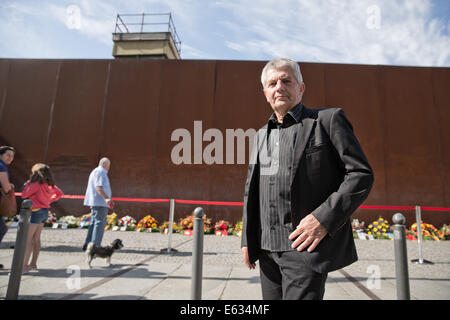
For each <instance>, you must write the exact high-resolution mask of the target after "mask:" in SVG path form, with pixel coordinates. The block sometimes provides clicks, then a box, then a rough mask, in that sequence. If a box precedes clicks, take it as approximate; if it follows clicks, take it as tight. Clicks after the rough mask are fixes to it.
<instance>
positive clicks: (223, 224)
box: [214, 220, 233, 236]
mask: <svg viewBox="0 0 450 320" xmlns="http://www.w3.org/2000/svg"><path fill="white" fill-rule="evenodd" d="M214 230H215V231H216V235H218V236H227V235H228V234H229V233H231V232H232V231H233V226H232V225H231V223H229V222H228V221H226V220H220V221H217V222H216V224H215V225H214Z"/></svg>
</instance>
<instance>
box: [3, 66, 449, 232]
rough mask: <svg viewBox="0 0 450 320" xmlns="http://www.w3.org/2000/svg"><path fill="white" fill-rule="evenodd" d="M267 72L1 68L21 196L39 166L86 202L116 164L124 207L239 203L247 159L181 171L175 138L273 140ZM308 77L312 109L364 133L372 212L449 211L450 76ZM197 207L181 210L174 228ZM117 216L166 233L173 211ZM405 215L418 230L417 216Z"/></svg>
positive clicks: (223, 209) (435, 72)
mask: <svg viewBox="0 0 450 320" xmlns="http://www.w3.org/2000/svg"><path fill="white" fill-rule="evenodd" d="M264 64H265V62H262V61H220V60H218V61H216V60H178V61H177V60H137V59H136V60H135V59H124V60H120V59H118V60H27V59H0V99H1V100H0V144H1V145H4V144H6V145H12V146H14V147H15V148H16V149H17V154H16V158H15V161H14V162H13V164H12V165H11V166H10V172H11V177H12V182H13V183H14V184H15V185H16V190H17V191H21V188H22V187H21V186H22V185H23V183H24V182H25V181H26V180H27V178H28V175H29V171H30V168H31V166H32V165H33V164H34V163H36V162H45V163H47V164H49V165H50V166H51V168H52V171H53V173H54V176H55V179H56V181H57V184H58V185H59V186H60V187H61V188H62V189H63V191H64V192H65V193H66V194H73V195H84V192H85V187H86V184H87V179H88V176H89V173H90V171H91V170H92V169H93V168H94V167H95V166H97V163H98V160H99V159H100V158H101V157H103V156H107V157H109V158H110V159H111V161H112V166H111V171H110V174H109V176H110V180H111V184H112V190H113V196H114V197H129V198H157V199H170V198H174V199H185V200H209V201H232V202H241V201H243V191H244V183H245V178H246V173H247V165H246V164H238V163H236V162H237V161H236V156H235V164H223V165H220V164H213V165H208V164H205V163H204V162H203V163H202V164H190V165H188V164H180V165H176V164H174V163H172V160H171V151H172V148H173V147H174V146H175V145H176V144H177V143H178V142H177V141H171V134H172V132H173V131H174V130H175V129H178V128H185V129H187V130H188V131H189V132H191V134H192V138H193V139H194V121H196V120H201V121H202V129H203V130H202V133H204V132H205V131H206V130H207V129H209V128H217V129H219V130H221V132H222V133H223V137H224V141H223V143H224V146H225V145H226V142H225V137H226V135H225V130H226V129H238V128H241V129H243V130H247V129H249V128H254V129H258V128H259V127H261V126H262V125H263V124H264V122H265V121H267V119H268V117H269V116H270V114H271V109H270V106H269V105H268V104H267V102H266V101H265V98H264V96H263V92H262V88H261V84H260V80H259V79H260V72H261V69H262V67H263V66H264ZM300 66H301V69H302V73H303V77H304V80H305V83H306V93H305V96H304V99H303V103H304V104H305V105H307V106H309V107H341V108H343V109H344V111H345V112H346V114H347V116H348V118H349V119H350V121H351V122H352V123H353V126H354V130H355V133H356V135H357V137H358V139H359V140H360V142H361V144H362V146H363V149H364V151H365V153H366V155H367V157H368V159H369V162H370V163H371V165H372V167H373V169H374V172H375V184H374V187H373V190H372V192H371V194H370V196H369V198H368V199H367V201H366V202H365V205H390V206H414V205H422V206H432V207H450V185H449V183H448V181H449V178H450V151H449V146H450V126H449V125H448V124H449V123H450V91H449V90H448V88H449V87H450V69H449V68H427V67H394V66H368V65H348V64H323V63H300ZM209 143H210V142H208V141H205V142H202V146H203V148H204V147H206V146H207V145H208V144H209ZM247 143H248V142H247ZM191 146H192V151H194V141H192V143H191ZM247 149H248V148H247ZM202 150H203V149H202ZM193 157H194V156H192V158H193ZM224 161H225V151H224ZM246 163H248V152H247V155H246ZM52 207H53V210H54V211H56V213H57V215H58V216H62V215H76V216H79V215H81V214H84V213H87V212H88V211H89V209H88V208H85V207H83V205H82V201H81V200H72V199H62V200H60V201H58V203H56V204H54V205H52ZM195 207H196V205H191V204H177V205H176V211H175V212H176V214H175V217H176V218H177V219H178V218H181V217H185V216H186V215H188V214H190V213H191V212H192V210H193V209H194V208H195ZM203 207H204V208H205V210H206V213H207V216H208V217H211V218H212V219H213V220H216V219H226V220H231V221H233V222H236V221H238V220H239V219H240V218H241V212H242V207H239V206H212V205H206V206H203ZM116 212H117V213H118V214H119V216H124V215H131V216H134V217H135V218H136V219H140V218H141V217H143V216H145V215H147V214H152V215H153V216H154V217H156V219H158V221H160V222H163V221H164V220H168V213H169V206H168V204H167V203H159V204H158V203H132V202H116ZM392 213H393V211H375V210H362V209H360V210H358V211H357V212H356V213H355V215H354V217H355V218H360V219H362V220H364V221H366V222H370V221H372V220H375V219H376V218H378V216H379V215H382V216H384V217H386V218H389V220H390V216H391V214H392ZM403 213H405V214H406V217H407V223H408V224H411V223H412V222H414V212H413V211H403ZM422 215H423V219H424V220H425V221H430V222H432V223H435V224H437V225H441V224H443V223H448V222H450V213H442V212H441V213H440V212H431V211H429V212H425V211H424V212H422Z"/></svg>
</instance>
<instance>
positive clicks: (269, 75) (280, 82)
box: [264, 67, 305, 114]
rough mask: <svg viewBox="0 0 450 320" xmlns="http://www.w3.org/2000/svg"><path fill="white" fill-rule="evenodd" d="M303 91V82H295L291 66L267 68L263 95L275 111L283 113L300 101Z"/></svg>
mask: <svg viewBox="0 0 450 320" xmlns="http://www.w3.org/2000/svg"><path fill="white" fill-rule="evenodd" d="M304 92H305V84H304V83H301V84H299V83H298V82H297V79H296V78H295V76H294V74H293V72H292V70H291V68H289V67H281V68H279V69H269V70H267V72H266V85H265V88H264V95H265V96H266V99H267V102H268V103H269V104H270V105H271V106H272V109H273V110H274V111H275V112H278V113H280V112H281V113H283V114H285V113H286V112H287V111H289V110H290V109H291V108H292V107H294V106H295V105H297V104H298V103H299V102H300V100H301V99H302V96H303V93H304Z"/></svg>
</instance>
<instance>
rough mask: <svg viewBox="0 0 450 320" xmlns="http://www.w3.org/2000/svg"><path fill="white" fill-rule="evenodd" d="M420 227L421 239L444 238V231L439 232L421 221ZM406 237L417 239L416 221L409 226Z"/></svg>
mask: <svg viewBox="0 0 450 320" xmlns="http://www.w3.org/2000/svg"><path fill="white" fill-rule="evenodd" d="M420 227H421V229H422V239H423V240H433V241H440V240H444V239H445V236H444V233H442V232H440V231H439V230H438V229H437V228H436V227H435V226H433V225H432V224H429V223H425V222H423V221H421V223H420ZM406 238H407V239H409V240H417V223H416V222H414V223H413V224H412V225H411V228H410V229H409V230H407V232H406Z"/></svg>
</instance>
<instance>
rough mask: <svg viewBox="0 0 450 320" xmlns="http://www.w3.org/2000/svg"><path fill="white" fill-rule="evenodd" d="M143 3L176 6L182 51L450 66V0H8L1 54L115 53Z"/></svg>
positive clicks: (197, 55)
mask: <svg viewBox="0 0 450 320" xmlns="http://www.w3.org/2000/svg"><path fill="white" fill-rule="evenodd" d="M74 8H75V9H76V10H75V11H77V12H78V13H79V14H77V13H74V12H75V11H74ZM142 12H145V13H168V12H171V13H172V16H173V20H174V23H175V27H176V29H177V32H178V34H179V37H180V39H181V42H182V44H181V48H182V49H181V57H182V58H183V59H226V60H269V59H272V58H274V57H281V56H283V57H289V58H292V59H294V60H297V61H303V62H327V63H355V64H383V65H414V66H446V67H448V66H450V19H449V18H450V1H449V0H434V1H426V0H417V1H414V0H406V1H400V0H399V1H395V0H349V1H344V0H217V1H214V0H210V1H206V0H203V1H202V0H158V1H156V0H126V1H125V0H69V1H65V0H2V1H1V2H0V37H1V41H0V57H1V58H46V59H47V58H50V59H59V58H64V59H111V58H112V35H111V34H112V32H113V31H114V26H115V21H116V15H117V13H121V14H123V13H142Z"/></svg>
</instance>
